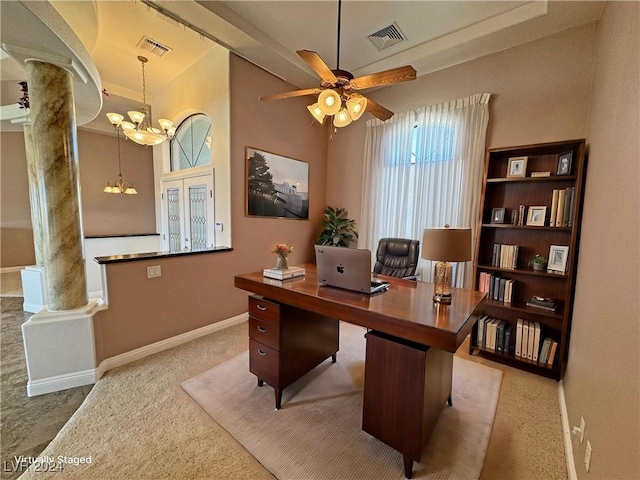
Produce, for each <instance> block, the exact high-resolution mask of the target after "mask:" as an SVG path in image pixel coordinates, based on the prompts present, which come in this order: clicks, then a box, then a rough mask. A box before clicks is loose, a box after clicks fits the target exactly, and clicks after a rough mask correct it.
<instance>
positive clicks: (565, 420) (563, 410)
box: [558, 380, 578, 480]
mask: <svg viewBox="0 0 640 480" xmlns="http://www.w3.org/2000/svg"><path fill="white" fill-rule="evenodd" d="M558 401H559V403H560V417H561V419H562V433H563V436H564V453H565V455H566V457H567V458H566V461H567V477H568V479H569V480H577V478H578V476H577V474H576V464H575V461H574V460H573V442H572V440H571V428H570V427H569V414H568V412H567V402H566V400H565V397H564V384H563V383H562V380H560V381H559V382H558Z"/></svg>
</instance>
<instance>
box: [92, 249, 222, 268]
mask: <svg viewBox="0 0 640 480" xmlns="http://www.w3.org/2000/svg"><path fill="white" fill-rule="evenodd" d="M232 251H233V248H231V247H212V248H204V249H202V250H193V251H191V250H189V251H180V252H169V251H167V252H147V253H127V254H123V255H110V256H107V257H96V258H94V260H95V261H96V262H98V263H99V264H100V265H104V264H109V263H121V262H135V261H138V260H151V259H154V258H168V257H183V256H186V255H203V254H205V253H218V252H232Z"/></svg>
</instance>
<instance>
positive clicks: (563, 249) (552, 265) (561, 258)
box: [547, 245, 569, 274]
mask: <svg viewBox="0 0 640 480" xmlns="http://www.w3.org/2000/svg"><path fill="white" fill-rule="evenodd" d="M568 258H569V246H568V245H551V246H550V247H549V262H548V263H547V271H548V272H553V273H562V274H564V273H565V272H566V271H567V259H568Z"/></svg>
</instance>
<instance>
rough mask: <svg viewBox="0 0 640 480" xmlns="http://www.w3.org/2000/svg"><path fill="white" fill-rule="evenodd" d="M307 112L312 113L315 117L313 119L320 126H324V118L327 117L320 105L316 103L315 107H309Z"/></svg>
mask: <svg viewBox="0 0 640 480" xmlns="http://www.w3.org/2000/svg"><path fill="white" fill-rule="evenodd" d="M307 110H309V112H311V115H313V118H315V119H316V120H317V121H318V123H319V124H320V125H322V124H324V118H325V117H326V115H325V114H324V112H323V111H322V109H321V108H320V105H319V104H317V103H314V104H313V105H309V106H308V107H307Z"/></svg>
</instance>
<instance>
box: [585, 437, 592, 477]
mask: <svg viewBox="0 0 640 480" xmlns="http://www.w3.org/2000/svg"><path fill="white" fill-rule="evenodd" d="M590 465H591V442H589V440H587V448H586V450H585V451H584V468H586V469H587V472H588V471H589V466H590Z"/></svg>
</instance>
